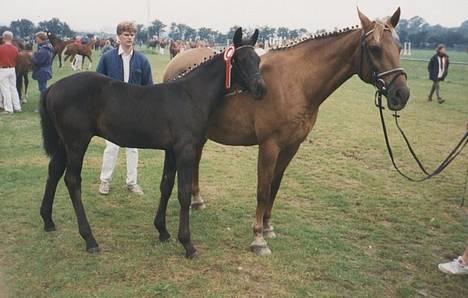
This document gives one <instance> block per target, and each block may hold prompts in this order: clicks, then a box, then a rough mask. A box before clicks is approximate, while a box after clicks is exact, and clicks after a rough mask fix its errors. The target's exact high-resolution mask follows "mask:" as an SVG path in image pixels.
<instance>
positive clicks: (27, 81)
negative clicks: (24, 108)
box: [23, 73, 29, 103]
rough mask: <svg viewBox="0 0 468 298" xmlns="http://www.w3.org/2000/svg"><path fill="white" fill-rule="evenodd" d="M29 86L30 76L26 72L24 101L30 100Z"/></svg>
mask: <svg viewBox="0 0 468 298" xmlns="http://www.w3.org/2000/svg"><path fill="white" fill-rule="evenodd" d="M28 86H29V78H28V73H25V74H24V96H23V103H27V102H28Z"/></svg>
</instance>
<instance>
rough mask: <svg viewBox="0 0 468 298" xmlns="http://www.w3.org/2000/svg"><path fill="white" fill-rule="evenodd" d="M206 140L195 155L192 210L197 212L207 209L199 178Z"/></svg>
mask: <svg viewBox="0 0 468 298" xmlns="http://www.w3.org/2000/svg"><path fill="white" fill-rule="evenodd" d="M205 143H206V139H205V140H203V143H202V145H201V146H200V147H198V148H197V150H196V151H197V152H196V154H195V164H194V165H193V181H192V208H193V209H197V210H203V209H205V208H206V205H205V201H203V199H202V197H201V195H200V184H199V181H198V177H199V175H200V160H201V157H202V152H203V146H205Z"/></svg>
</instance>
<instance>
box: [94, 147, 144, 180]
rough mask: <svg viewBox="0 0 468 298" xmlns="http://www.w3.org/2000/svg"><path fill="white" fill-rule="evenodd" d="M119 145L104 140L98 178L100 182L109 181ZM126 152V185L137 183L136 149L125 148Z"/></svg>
mask: <svg viewBox="0 0 468 298" xmlns="http://www.w3.org/2000/svg"><path fill="white" fill-rule="evenodd" d="M119 149H120V147H119V146H118V145H116V144H114V143H112V142H109V141H107V140H106V149H104V155H103V157H102V169H101V176H100V179H101V181H102V182H107V183H109V182H111V180H112V172H113V171H114V168H115V164H116V163H117V157H118V155H119ZM125 151H126V153H127V185H135V184H137V165H138V150H137V149H136V148H125Z"/></svg>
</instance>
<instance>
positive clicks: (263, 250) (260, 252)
mask: <svg viewBox="0 0 468 298" xmlns="http://www.w3.org/2000/svg"><path fill="white" fill-rule="evenodd" d="M250 250H251V251H252V252H253V253H254V254H256V255H257V256H269V255H271V249H270V248H269V247H268V246H266V245H265V246H255V245H251V246H250Z"/></svg>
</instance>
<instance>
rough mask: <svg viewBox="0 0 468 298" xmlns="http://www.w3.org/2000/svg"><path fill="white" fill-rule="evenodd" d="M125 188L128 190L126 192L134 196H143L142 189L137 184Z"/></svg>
mask: <svg viewBox="0 0 468 298" xmlns="http://www.w3.org/2000/svg"><path fill="white" fill-rule="evenodd" d="M127 188H128V191H130V192H133V193H134V194H137V195H140V196H141V195H143V194H144V192H143V189H142V188H141V186H140V185H138V184H132V185H127Z"/></svg>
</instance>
